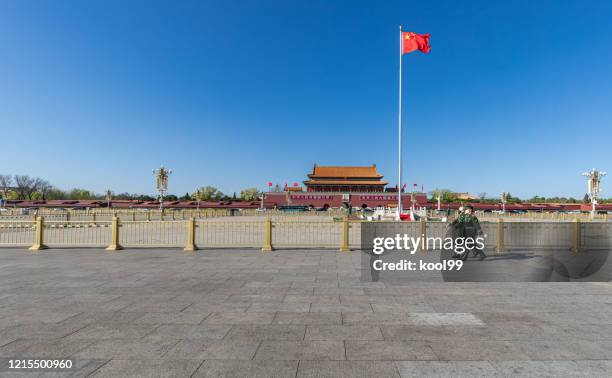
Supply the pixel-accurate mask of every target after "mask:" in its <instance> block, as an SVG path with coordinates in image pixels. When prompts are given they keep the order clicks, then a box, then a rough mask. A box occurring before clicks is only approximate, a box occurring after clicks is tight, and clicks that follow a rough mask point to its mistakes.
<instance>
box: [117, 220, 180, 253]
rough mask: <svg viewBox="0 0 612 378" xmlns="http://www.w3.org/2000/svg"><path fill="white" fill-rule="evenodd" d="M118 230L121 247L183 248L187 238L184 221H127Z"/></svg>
mask: <svg viewBox="0 0 612 378" xmlns="http://www.w3.org/2000/svg"><path fill="white" fill-rule="evenodd" d="M119 228H120V229H119V244H120V245H121V246H123V247H184V246H185V241H186V237H187V227H186V222H184V221H163V222H161V221H151V222H147V221H135V222H131V221H128V222H121V223H120V224H119Z"/></svg>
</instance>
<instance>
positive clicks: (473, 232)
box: [452, 206, 487, 260]
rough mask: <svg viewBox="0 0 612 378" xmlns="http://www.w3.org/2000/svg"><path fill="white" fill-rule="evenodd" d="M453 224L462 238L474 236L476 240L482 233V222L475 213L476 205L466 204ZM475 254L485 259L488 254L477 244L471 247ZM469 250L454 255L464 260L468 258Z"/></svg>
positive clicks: (458, 235)
mask: <svg viewBox="0 0 612 378" xmlns="http://www.w3.org/2000/svg"><path fill="white" fill-rule="evenodd" d="M452 226H453V227H454V228H455V229H456V233H455V234H456V235H457V237H462V238H472V239H474V240H476V238H477V237H479V236H481V235H482V229H481V227H480V222H478V218H476V215H474V207H472V206H466V207H465V208H464V209H463V211H462V212H461V213H460V214H459V216H458V217H457V219H455V220H454V221H453V223H452ZM471 251H472V253H473V254H474V256H475V257H476V256H479V257H480V260H484V259H485V258H486V257H487V255H485V253H484V251H483V250H482V249H481V248H478V247H477V246H475V247H474V248H472V249H471ZM469 253H470V251H469V250H467V251H465V252H464V253H463V254H461V255H458V254H456V255H455V256H453V257H456V258H462V259H463V260H465V259H467V256H468V254H469Z"/></svg>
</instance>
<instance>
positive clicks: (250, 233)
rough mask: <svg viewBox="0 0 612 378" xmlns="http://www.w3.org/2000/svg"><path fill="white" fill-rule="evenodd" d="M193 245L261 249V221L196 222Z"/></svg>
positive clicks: (262, 227)
mask: <svg viewBox="0 0 612 378" xmlns="http://www.w3.org/2000/svg"><path fill="white" fill-rule="evenodd" d="M195 227H196V229H195V243H196V245H197V246H198V247H199V248H215V247H217V248H229V247H255V248H258V247H261V246H262V245H263V240H264V234H263V232H264V231H263V229H264V224H263V222H261V221H250V222H249V221H235V222H223V221H221V222H220V221H216V220H215V221H198V222H197V223H196V225H195Z"/></svg>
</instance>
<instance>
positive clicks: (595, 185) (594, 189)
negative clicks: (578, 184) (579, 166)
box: [582, 168, 606, 217]
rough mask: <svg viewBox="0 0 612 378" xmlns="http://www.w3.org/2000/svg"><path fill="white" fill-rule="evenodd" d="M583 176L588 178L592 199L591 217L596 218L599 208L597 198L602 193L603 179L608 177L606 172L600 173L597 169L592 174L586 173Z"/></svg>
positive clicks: (589, 192) (592, 170)
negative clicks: (596, 211)
mask: <svg viewBox="0 0 612 378" xmlns="http://www.w3.org/2000/svg"><path fill="white" fill-rule="evenodd" d="M582 175H583V176H586V177H587V188H588V194H589V198H590V199H591V206H592V208H591V217H594V216H595V207H596V206H597V197H598V196H599V193H600V192H601V178H602V177H603V176H605V175H606V172H600V171H598V170H596V169H595V168H593V169H591V171H590V172H584V173H583V174H582Z"/></svg>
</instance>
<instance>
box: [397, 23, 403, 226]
mask: <svg viewBox="0 0 612 378" xmlns="http://www.w3.org/2000/svg"><path fill="white" fill-rule="evenodd" d="M402 42H403V41H402V25H400V27H399V96H398V97H399V105H398V117H397V130H398V138H397V220H400V214H401V213H402Z"/></svg>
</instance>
